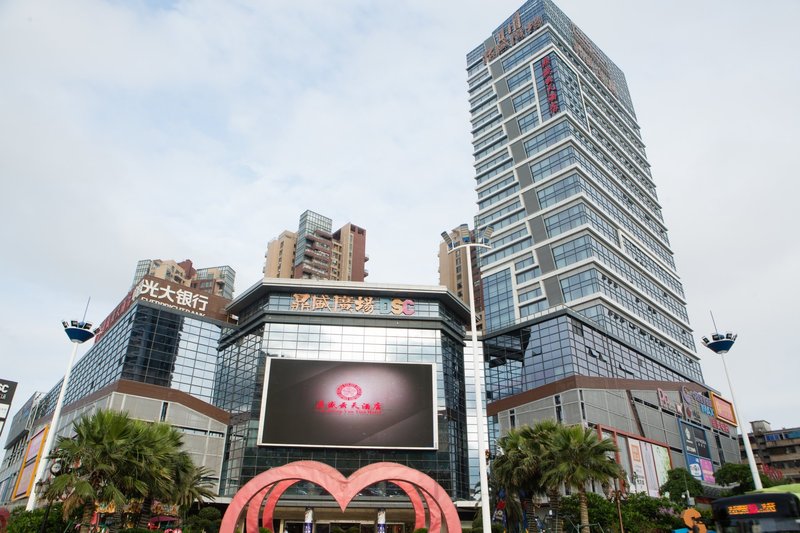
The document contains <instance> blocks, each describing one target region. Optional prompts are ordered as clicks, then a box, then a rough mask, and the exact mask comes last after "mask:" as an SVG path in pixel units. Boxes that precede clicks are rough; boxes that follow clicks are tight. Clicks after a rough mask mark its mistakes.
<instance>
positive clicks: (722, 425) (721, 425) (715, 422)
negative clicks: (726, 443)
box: [711, 418, 731, 433]
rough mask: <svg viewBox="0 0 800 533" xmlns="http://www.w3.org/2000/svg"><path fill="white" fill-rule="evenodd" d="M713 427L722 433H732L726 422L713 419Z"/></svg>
mask: <svg viewBox="0 0 800 533" xmlns="http://www.w3.org/2000/svg"><path fill="white" fill-rule="evenodd" d="M711 427H712V428H714V429H716V430H718V431H721V432H722V433H730V432H731V427H730V426H729V425H728V424H726V423H725V422H720V421H719V420H717V419H716V418H712V419H711Z"/></svg>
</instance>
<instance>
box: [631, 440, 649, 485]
mask: <svg viewBox="0 0 800 533" xmlns="http://www.w3.org/2000/svg"><path fill="white" fill-rule="evenodd" d="M628 448H629V449H630V452H631V472H632V473H631V491H632V492H647V477H646V474H645V470H644V461H643V460H642V447H641V443H640V442H639V441H638V440H634V439H628Z"/></svg>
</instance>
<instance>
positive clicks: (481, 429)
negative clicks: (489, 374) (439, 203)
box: [442, 224, 494, 533]
mask: <svg viewBox="0 0 800 533" xmlns="http://www.w3.org/2000/svg"><path fill="white" fill-rule="evenodd" d="M492 233H494V229H493V228H492V227H491V226H487V227H486V228H484V229H483V230H482V231H480V232H478V231H477V230H476V231H475V232H470V231H469V226H467V224H461V225H460V226H459V227H458V229H456V230H454V231H453V233H452V234H450V233H448V232H446V231H445V232H442V239H444V242H445V243H446V244H447V253H448V254H449V253H451V252H454V251H455V250H458V249H465V250H466V256H467V278H468V283H467V285H469V315H470V329H471V333H472V364H473V367H474V368H473V370H474V372H473V374H474V378H475V417H476V418H477V419H478V420H477V431H478V472H479V474H480V487H481V518H482V521H483V533H491V532H492V519H491V516H490V512H489V476H488V472H487V465H486V462H487V458H485V457H484V453H485V454H487V455H488V452H489V450H488V448H487V443H486V430H485V422H486V421H485V419H484V411H483V400H482V398H481V378H480V372H479V369H481V368H483V361H482V359H481V358H480V357H479V356H478V324H477V318H476V314H475V282H474V280H473V279H472V248H486V249H488V248H491V246H490V245H489V238H490V237H491V236H492Z"/></svg>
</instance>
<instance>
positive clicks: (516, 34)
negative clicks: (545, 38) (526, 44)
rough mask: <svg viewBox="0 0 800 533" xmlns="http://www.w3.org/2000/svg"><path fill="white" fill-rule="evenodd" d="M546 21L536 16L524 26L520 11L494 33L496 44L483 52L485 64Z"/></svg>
mask: <svg viewBox="0 0 800 533" xmlns="http://www.w3.org/2000/svg"><path fill="white" fill-rule="evenodd" d="M543 23H544V21H543V20H542V17H534V19H533V20H532V21H530V22H529V23H528V24H527V25H525V27H524V28H523V27H522V22H521V20H520V16H519V11H517V12H516V13H514V16H513V17H511V22H509V23H508V24H507V25H506V26H503V27H502V28H500V30H499V31H498V32H497V33H495V34H494V40H495V42H496V43H497V45H496V46H493V47H492V48H490V49H488V50H486V52H485V53H484V54H483V64H484V65H487V64H488V63H489V62H490V61H492V60H494V59H496V58H498V57H500V56H501V55H503V54H504V53H505V52H506V51H508V50H509V49H511V47H512V46H514V45H515V44H517V43H518V42H520V41H521V40H523V39H524V38H525V37H527V36H528V35H530V34H531V33H533V32H535V31H536V30H538V29H539V28H541V27H542V24H543Z"/></svg>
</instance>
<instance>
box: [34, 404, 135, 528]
mask: <svg viewBox="0 0 800 533" xmlns="http://www.w3.org/2000/svg"><path fill="white" fill-rule="evenodd" d="M73 427H74V430H75V436H74V437H73V438H64V437H61V438H59V439H58V442H57V444H56V449H55V451H54V452H53V453H52V454H51V455H50V459H55V460H58V461H60V462H61V464H62V465H63V466H64V469H63V471H62V473H61V474H60V475H58V476H56V477H55V478H54V479H53V481H52V483H51V484H50V487H49V489H48V491H47V494H46V496H47V498H48V499H53V500H55V499H58V498H60V497H62V496H63V497H64V506H63V509H64V517H65V518H66V517H67V516H69V514H70V513H71V512H72V511H73V510H74V509H76V508H78V507H79V506H81V505H83V507H84V511H83V523H87V522H89V521H90V520H91V517H92V514H93V512H94V506H95V504H96V503H97V502H102V503H111V502H114V503H115V504H116V506H117V507H120V506H122V505H123V504H124V503H125V501H126V499H127V498H128V497H130V494H131V492H138V491H141V490H146V487H145V486H144V484H143V483H142V482H141V481H138V480H137V479H136V474H135V473H136V471H137V469H138V468H139V465H137V464H136V463H137V459H136V458H134V457H132V455H131V453H130V451H131V448H132V447H133V446H134V445H135V440H136V428H135V424H133V423H132V420H131V419H130V418H128V416H127V415H126V414H124V413H119V412H115V411H103V410H101V411H97V412H95V413H94V414H92V415H89V416H87V415H85V416H83V417H81V418H80V419H79V420H77V421H76V422H75V423H74V425H73Z"/></svg>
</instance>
